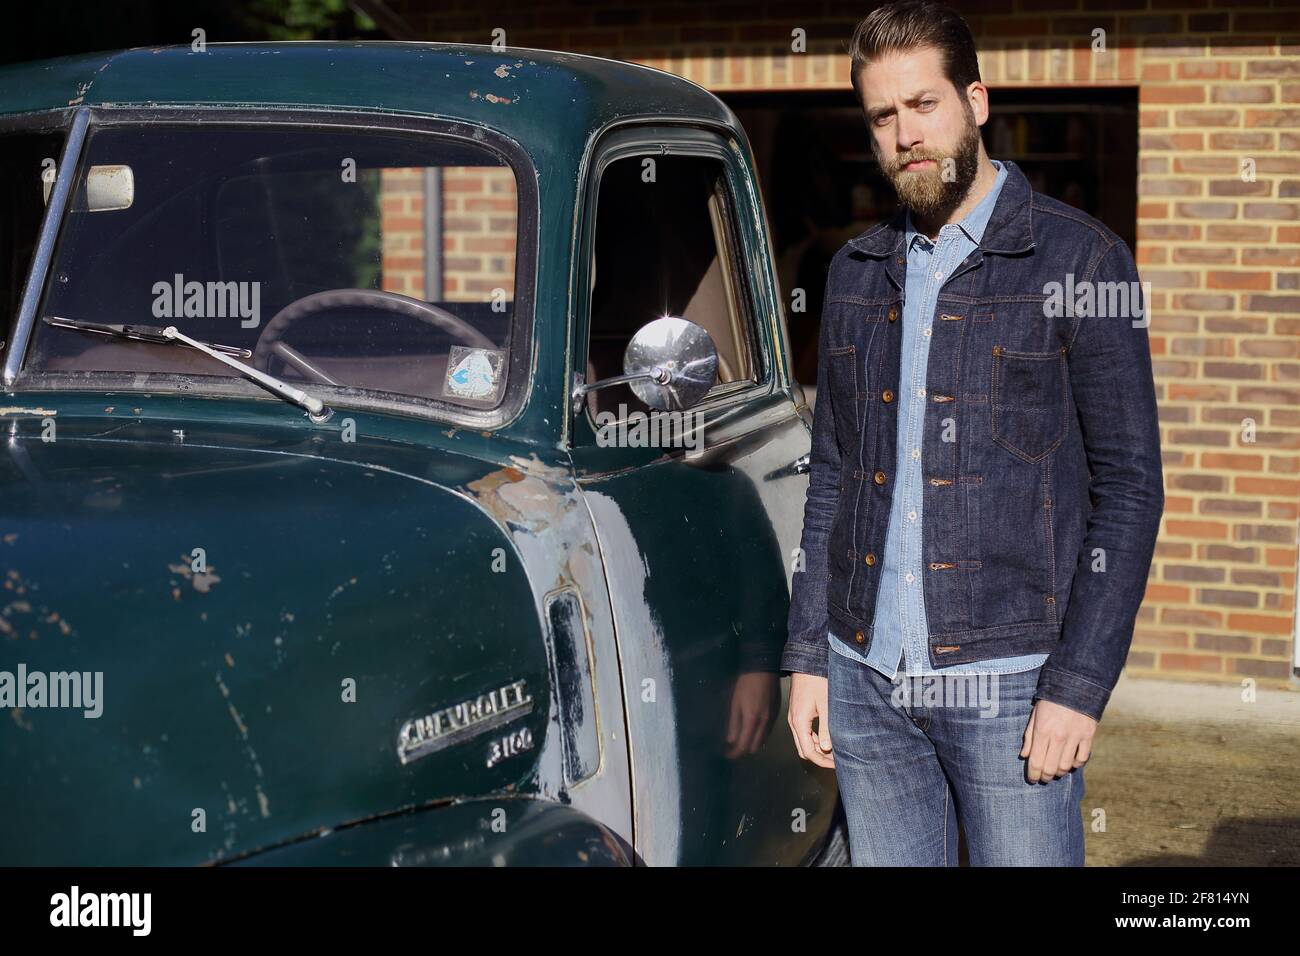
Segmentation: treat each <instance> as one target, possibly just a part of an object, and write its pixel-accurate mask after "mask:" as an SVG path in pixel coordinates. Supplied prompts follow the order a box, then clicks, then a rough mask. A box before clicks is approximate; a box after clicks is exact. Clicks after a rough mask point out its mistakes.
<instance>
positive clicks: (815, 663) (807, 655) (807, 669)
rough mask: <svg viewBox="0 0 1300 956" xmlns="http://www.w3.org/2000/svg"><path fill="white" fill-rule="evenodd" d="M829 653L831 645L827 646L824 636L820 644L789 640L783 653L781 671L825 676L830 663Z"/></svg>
mask: <svg viewBox="0 0 1300 956" xmlns="http://www.w3.org/2000/svg"><path fill="white" fill-rule="evenodd" d="M829 653H830V647H828V646H827V644H826V641H825V639H824V638H823V640H822V641H821V642H820V643H819V644H812V643H809V642H807V641H789V642H787V643H786V645H785V652H784V653H783V654H782V655H781V673H783V674H785V673H791V674H811V675H813V676H814V677H825V676H826V671H827V666H828V664H829V661H828V660H827V655H828V654H829Z"/></svg>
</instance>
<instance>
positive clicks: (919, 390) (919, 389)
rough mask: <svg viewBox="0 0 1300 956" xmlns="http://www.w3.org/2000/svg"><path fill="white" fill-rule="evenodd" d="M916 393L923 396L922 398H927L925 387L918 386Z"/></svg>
mask: <svg viewBox="0 0 1300 956" xmlns="http://www.w3.org/2000/svg"><path fill="white" fill-rule="evenodd" d="M916 394H917V395H919V396H921V398H925V389H923V388H918V389H917V390H916Z"/></svg>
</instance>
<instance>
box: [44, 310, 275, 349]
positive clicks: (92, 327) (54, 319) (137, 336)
mask: <svg viewBox="0 0 1300 956" xmlns="http://www.w3.org/2000/svg"><path fill="white" fill-rule="evenodd" d="M42 321H44V322H45V324H46V325H52V326H54V327H55V328H59V329H76V330H77V331H78V332H93V333H95V334H96V335H110V336H112V337H113V338H117V339H131V340H132V341H134V342H153V343H155V344H158V345H171V344H172V340H171V339H169V338H167V336H165V335H163V330H162V329H161V328H159V327H158V326H156V325H109V324H107V323H104V322H81V321H78V320H77V319H65V318H63V317H62V316H58V315H47V316H45V318H44V319H43V320H42ZM205 344H207V346H208V347H209V348H213V349H216V350H217V351H218V352H224V353H226V354H227V355H238V356H239V357H240V358H252V357H253V353H252V352H250V351H249V350H248V349H241V348H236V347H235V346H233V345H217V344H216V343H215V342H208V343H205Z"/></svg>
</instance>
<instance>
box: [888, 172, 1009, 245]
mask: <svg viewBox="0 0 1300 956" xmlns="http://www.w3.org/2000/svg"><path fill="white" fill-rule="evenodd" d="M989 162H991V163H992V164H993V166H994V168H995V169H997V171H998V175H997V178H996V179H994V180H993V186H992V188H991V189H989V191H988V192H987V193H985V194H984V198H983V199H981V200H980V201H979V204H978V205H976V206H975V208H974V209H972V210H971V211H970V212H968V213H967V214H966V218H964V219H962V220H961V221H960V222H958V223H957V227H958V228H959V229H961V231H962V232H964V233H966V235H967V236H968V237H969V238H970V241H971V242H973V243H975V244H976V245H979V242H980V240H981V239H982V238H983V237H984V229H985V228H986V227H987V226H988V224H989V217H991V216H992V215H993V207H994V206H996V205H997V202H998V193H999V192H1001V191H1002V184H1003V183H1004V182H1006V179H1007V168H1006V167H1005V166H1004V165H1002V163H1000V162H998V161H997V160H996V159H992V160H989ZM905 222H906V227H905V228H906V236H905V237H904V243H905V245H904V248H905V249H907V250H908V251H909V252H910V251H911V249H912V244H913V243H914V242H916V241H917V240H918V239H924V240H925V241H926V242H929V241H930V237H929V236H925V235H923V234H922V233H921V232H919V231H918V230H916V229H914V228H913V227H912V211H911V210H910V209H909V210H907V217H906V220H905Z"/></svg>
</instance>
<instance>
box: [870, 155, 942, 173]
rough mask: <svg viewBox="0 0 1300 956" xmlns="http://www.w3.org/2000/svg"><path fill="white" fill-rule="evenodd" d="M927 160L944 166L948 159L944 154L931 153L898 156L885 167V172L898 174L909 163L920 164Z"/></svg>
mask: <svg viewBox="0 0 1300 956" xmlns="http://www.w3.org/2000/svg"><path fill="white" fill-rule="evenodd" d="M926 159H930V160H933V161H934V162H936V163H939V164H942V163H943V161H944V160H945V159H947V157H946V156H945V155H944V154H943V153H931V152H924V153H920V152H912V153H905V154H904V155H902V156H896V157H895V158H893V159H891V160H889V162H888V165H887V166H886V167H885V171H886V172H889V173H897V172H899V171H901V170H902V168H903V167H904V166H906V165H907V164H908V163H919V162H921V161H922V160H926Z"/></svg>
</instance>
